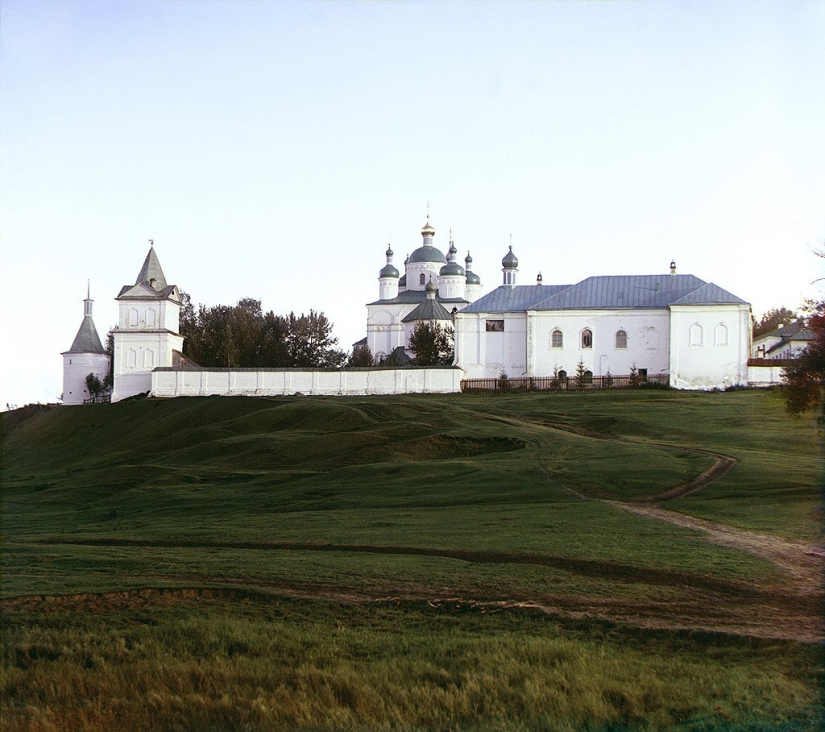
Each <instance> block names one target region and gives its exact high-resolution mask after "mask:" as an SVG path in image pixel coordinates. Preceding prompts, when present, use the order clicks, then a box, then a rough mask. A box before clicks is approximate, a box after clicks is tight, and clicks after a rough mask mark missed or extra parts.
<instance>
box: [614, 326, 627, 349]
mask: <svg viewBox="0 0 825 732" xmlns="http://www.w3.org/2000/svg"><path fill="white" fill-rule="evenodd" d="M616 348H627V332H626V331H623V330H617V331H616Z"/></svg>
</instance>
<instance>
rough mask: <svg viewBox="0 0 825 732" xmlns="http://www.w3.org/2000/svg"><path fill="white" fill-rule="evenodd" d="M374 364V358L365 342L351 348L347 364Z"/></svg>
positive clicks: (364, 365) (366, 365) (362, 365)
mask: <svg viewBox="0 0 825 732" xmlns="http://www.w3.org/2000/svg"><path fill="white" fill-rule="evenodd" d="M374 365H375V359H374V358H373V356H372V351H370V347H369V346H368V345H367V344H366V343H362V344H360V345H358V346H354V347H353V349H352V353H350V355H349V357H348V358H347V366H354V367H359V366H360V367H362V368H363V367H368V366H374Z"/></svg>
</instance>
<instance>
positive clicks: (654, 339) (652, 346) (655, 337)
mask: <svg viewBox="0 0 825 732" xmlns="http://www.w3.org/2000/svg"><path fill="white" fill-rule="evenodd" d="M645 348H646V349H647V350H648V351H657V350H658V349H659V333H658V331H657V330H656V328H648V329H647V330H646V331H645Z"/></svg>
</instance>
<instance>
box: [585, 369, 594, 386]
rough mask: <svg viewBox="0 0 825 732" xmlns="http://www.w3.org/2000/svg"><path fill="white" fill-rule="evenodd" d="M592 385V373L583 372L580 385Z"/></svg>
mask: <svg viewBox="0 0 825 732" xmlns="http://www.w3.org/2000/svg"><path fill="white" fill-rule="evenodd" d="M592 383H593V372H592V371H585V372H584V373H583V374H582V384H592Z"/></svg>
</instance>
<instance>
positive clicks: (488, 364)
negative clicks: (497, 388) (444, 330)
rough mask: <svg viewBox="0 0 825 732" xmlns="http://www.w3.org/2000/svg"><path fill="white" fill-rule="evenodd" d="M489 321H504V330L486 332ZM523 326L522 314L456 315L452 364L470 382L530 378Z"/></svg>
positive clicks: (525, 322) (459, 313) (524, 319)
mask: <svg viewBox="0 0 825 732" xmlns="http://www.w3.org/2000/svg"><path fill="white" fill-rule="evenodd" d="M488 320H503V321H504V330H503V331H500V332H497V331H488V330H487V321H488ZM526 327H527V318H526V316H525V314H524V313H461V312H458V313H456V316H455V365H456V366H459V367H460V368H462V369H464V371H466V372H467V378H470V379H483V378H495V377H498V376H499V375H500V374H501V372H502V371H504V372H506V373H507V375H508V376H509V377H511V378H514V379H517V378H521V377H523V376H529V375H530V374H527V351H526V345H527V338H526Z"/></svg>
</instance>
